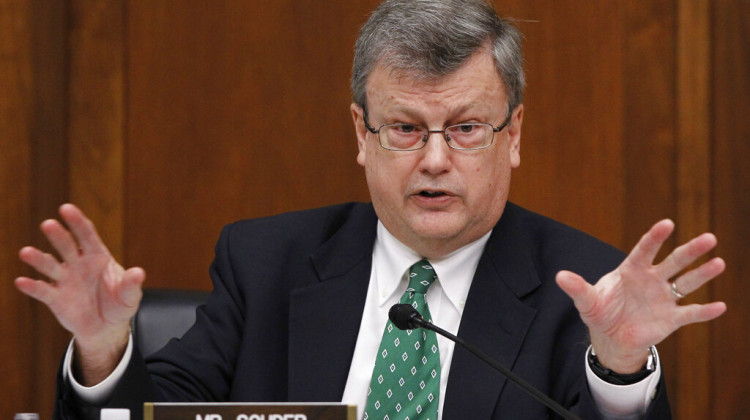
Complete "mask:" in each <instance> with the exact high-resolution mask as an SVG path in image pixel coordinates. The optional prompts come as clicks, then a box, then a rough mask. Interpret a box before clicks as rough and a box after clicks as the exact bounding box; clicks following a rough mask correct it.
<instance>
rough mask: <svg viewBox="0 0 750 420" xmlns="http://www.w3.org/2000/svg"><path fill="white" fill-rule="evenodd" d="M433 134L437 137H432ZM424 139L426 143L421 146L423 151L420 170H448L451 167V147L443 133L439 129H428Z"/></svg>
mask: <svg viewBox="0 0 750 420" xmlns="http://www.w3.org/2000/svg"><path fill="white" fill-rule="evenodd" d="M434 136H437V138H434V139H433V137H434ZM430 140H432V141H430ZM424 141H426V142H427V144H425V146H424V147H423V148H422V151H423V153H424V155H423V156H422V160H421V162H420V166H421V167H422V170H424V171H427V172H429V173H433V174H438V173H441V172H445V171H447V170H449V169H450V167H451V160H450V153H451V148H450V146H448V142H446V140H445V136H444V135H443V133H442V132H441V131H430V132H429V133H427V138H426V139H425V140H424Z"/></svg>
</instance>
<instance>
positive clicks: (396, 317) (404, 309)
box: [388, 303, 581, 420]
mask: <svg viewBox="0 0 750 420" xmlns="http://www.w3.org/2000/svg"><path fill="white" fill-rule="evenodd" d="M388 318H390V319H391V322H393V324H394V325H395V326H396V327H398V328H399V329H401V330H414V329H417V328H425V329H428V330H432V331H435V332H436V333H438V334H440V335H442V336H443V337H445V338H447V339H449V340H451V341H453V342H455V343H458V344H460V345H461V346H462V347H463V348H465V349H466V350H468V351H470V352H472V353H473V354H474V355H475V356H477V357H478V358H480V359H481V360H482V361H483V362H485V363H487V364H488V365H490V366H492V367H493V368H495V370H497V371H499V372H500V373H502V374H503V375H505V377H506V378H508V379H510V381H511V382H513V383H515V384H516V385H518V386H520V387H521V388H522V389H523V390H524V391H526V392H527V393H528V394H529V395H531V396H532V397H534V399H536V400H537V401H539V402H540V403H542V404H544V405H545V406H547V407H548V408H549V409H551V410H553V411H554V412H555V413H557V414H559V415H561V416H563V418H565V419H568V420H581V419H580V417H578V416H576V415H575V414H573V413H571V412H570V411H568V410H567V409H565V407H563V406H561V405H560V404H558V403H557V401H555V400H553V399H552V398H550V397H548V396H547V395H545V394H544V393H543V392H542V391H539V390H538V389H536V388H534V387H533V386H532V385H531V384H529V383H528V382H526V381H524V380H523V379H521V378H520V377H519V376H518V375H516V374H515V373H513V372H511V371H510V370H508V369H507V368H506V367H505V366H503V365H501V364H500V363H498V362H496V361H495V360H493V359H491V358H490V357H489V356H487V355H486V354H484V353H482V352H481V351H480V350H479V349H478V348H476V347H474V346H473V345H472V344H470V343H467V342H466V341H464V339H462V338H459V337H457V336H455V335H453V334H451V333H449V332H448V331H445V330H444V329H442V328H440V327H438V326H436V325H434V324H432V323H430V322H427V321H425V319H424V318H422V315H420V314H419V312H418V311H417V310H416V309H414V308H413V307H412V306H411V305H409V304H408V303H397V304H395V305H393V306H391V309H390V310H389V311H388Z"/></svg>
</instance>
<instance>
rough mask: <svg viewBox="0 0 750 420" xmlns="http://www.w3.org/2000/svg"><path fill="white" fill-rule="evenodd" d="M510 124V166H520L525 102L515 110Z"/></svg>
mask: <svg viewBox="0 0 750 420" xmlns="http://www.w3.org/2000/svg"><path fill="white" fill-rule="evenodd" d="M513 112H514V114H513V116H512V117H511V118H510V123H509V124H508V141H509V144H508V149H509V151H510V166H511V168H518V167H519V166H520V165H521V125H522V124H523V104H521V105H518V107H517V108H516V109H515V111H513Z"/></svg>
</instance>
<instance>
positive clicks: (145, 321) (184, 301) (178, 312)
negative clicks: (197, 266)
mask: <svg viewBox="0 0 750 420" xmlns="http://www.w3.org/2000/svg"><path fill="white" fill-rule="evenodd" d="M207 298H208V292H205V291H200V290H186V289H144V290H143V299H142V300H141V306H140V308H138V312H137V313H136V315H135V318H133V339H134V342H135V343H134V344H135V345H136V347H137V348H138V349H139V350H140V352H141V354H142V355H143V356H144V357H145V356H148V355H150V354H151V353H153V352H155V351H156V350H159V349H160V348H162V347H164V345H165V344H167V342H168V341H169V340H170V339H171V338H174V337H178V338H179V337H182V335H183V334H184V333H185V331H187V330H188V328H190V327H191V326H192V325H193V323H195V310H196V309H197V308H198V306H200V305H202V304H203V303H205V302H206V299H207Z"/></svg>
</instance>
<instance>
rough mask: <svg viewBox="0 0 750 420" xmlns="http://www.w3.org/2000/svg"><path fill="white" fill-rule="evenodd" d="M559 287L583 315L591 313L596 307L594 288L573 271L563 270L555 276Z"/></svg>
mask: <svg viewBox="0 0 750 420" xmlns="http://www.w3.org/2000/svg"><path fill="white" fill-rule="evenodd" d="M555 281H556V282H557V285H558V286H560V288H561V289H562V290H563V292H565V293H566V294H567V295H568V296H570V298H571V299H573V303H574V304H575V306H576V308H578V312H580V313H581V315H585V314H588V313H590V312H591V311H592V310H593V309H594V306H595V298H596V296H595V294H594V291H593V287H592V286H591V285H590V284H588V283H587V282H586V280H584V278H583V277H581V276H579V275H578V274H576V273H573V272H571V271H566V270H562V271H560V272H558V273H557V276H555Z"/></svg>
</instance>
